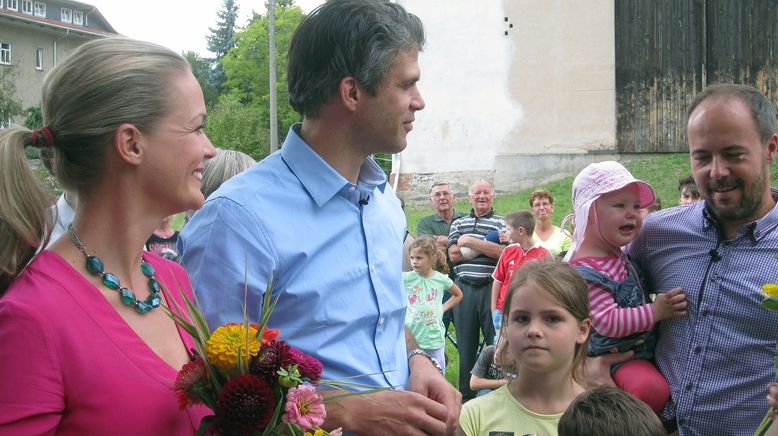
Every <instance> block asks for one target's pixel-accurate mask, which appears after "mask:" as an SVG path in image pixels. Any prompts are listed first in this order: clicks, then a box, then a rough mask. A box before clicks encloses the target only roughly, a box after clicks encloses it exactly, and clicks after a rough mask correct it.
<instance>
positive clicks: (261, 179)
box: [179, 0, 460, 434]
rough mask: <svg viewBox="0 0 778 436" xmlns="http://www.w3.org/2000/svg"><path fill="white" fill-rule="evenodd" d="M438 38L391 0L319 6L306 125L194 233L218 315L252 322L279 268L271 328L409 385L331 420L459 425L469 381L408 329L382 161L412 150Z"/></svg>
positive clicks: (328, 365) (375, 375)
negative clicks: (424, 59) (432, 42)
mask: <svg viewBox="0 0 778 436" xmlns="http://www.w3.org/2000/svg"><path fill="white" fill-rule="evenodd" d="M423 43H424V32H423V29H422V25H421V22H420V21H419V19H418V18H417V17H415V16H414V15H411V14H408V13H407V12H406V11H405V10H404V9H403V8H402V7H401V6H399V5H397V4H393V3H388V2H384V1H382V0H367V1H366V0H335V1H330V2H328V3H326V4H325V5H323V6H321V7H319V8H317V9H316V10H315V11H313V12H312V13H311V14H309V15H308V16H307V17H306V18H305V20H304V21H303V22H302V23H301V24H300V26H299V28H298V29H297V31H296V32H295V35H294V37H293V39H292V42H291V46H290V50H289V62H288V85H289V95H290V101H291V103H292V106H293V107H294V108H295V110H297V111H298V112H300V113H301V114H302V115H303V122H302V123H301V124H297V125H295V126H292V128H291V129H290V130H289V133H288V135H287V137H286V140H285V141H284V145H283V148H282V149H281V151H280V152H277V153H274V154H273V155H271V156H269V157H267V158H266V159H265V160H263V161H262V162H260V163H259V164H257V165H256V166H254V167H253V168H251V169H249V170H247V171H246V172H244V173H242V174H240V175H238V176H236V177H234V178H232V179H230V180H229V181H227V182H226V183H224V184H223V185H222V186H221V187H220V188H219V189H218V190H217V191H216V192H214V193H213V194H212V195H211V196H210V197H209V198H208V201H207V202H206V205H205V206H204V208H203V209H202V210H200V211H198V212H197V213H196V214H195V215H194V216H193V218H192V220H191V221H190V222H189V223H188V225H187V226H186V228H185V229H184V232H183V233H182V234H181V236H180V239H179V241H180V243H179V247H180V249H181V251H182V255H183V257H182V259H183V264H184V265H185V267H186V268H187V270H188V271H189V274H190V275H191V277H192V282H193V285H194V288H195V290H196V293H197V296H198V298H199V299H200V303H201V305H202V307H203V309H204V310H205V312H206V315H207V319H208V322H209V325H210V326H211V328H213V327H215V326H217V325H220V324H223V323H225V322H235V321H239V320H240V319H242V314H243V301H244V289H247V295H246V301H247V308H248V312H249V315H250V316H251V317H252V319H254V320H256V318H257V317H258V313H257V312H258V308H259V307H260V304H261V298H262V294H263V292H264V290H265V287H266V285H267V283H268V281H269V280H271V279H272V280H273V285H274V289H273V293H274V295H280V300H279V303H278V306H277V307H276V309H275V310H274V312H273V315H272V316H271V318H270V322H269V325H270V326H271V327H273V328H277V329H280V330H281V337H282V339H285V340H287V341H289V343H290V344H292V345H294V346H296V347H298V348H300V349H302V350H303V351H305V352H307V353H310V354H312V355H314V356H316V357H317V358H319V359H320V360H321V361H322V363H323V364H324V378H325V379H344V378H346V377H353V376H361V377H359V378H356V379H354V380H353V381H355V382H360V383H366V384H370V385H373V386H379V387H388V388H400V389H406V388H407V389H409V390H408V391H405V390H390V391H384V392H379V393H376V394H370V395H357V396H350V397H347V398H342V399H339V400H337V401H334V402H328V403H327V421H326V422H325V425H324V427H325V428H328V429H331V428H335V427H343V428H344V430H346V431H347V432H356V433H361V434H424V433H427V434H442V433H445V432H451V431H453V429H454V428H456V420H457V417H458V415H459V407H460V404H459V401H460V398H459V397H458V393H457V392H456V390H455V389H454V388H453V387H452V386H451V385H450V384H449V383H448V382H446V380H445V379H444V378H443V377H442V375H440V374H439V373H437V372H436V370H435V367H434V366H433V362H432V361H431V360H430V359H429V358H428V356H425V355H423V354H419V355H412V356H411V358H410V360H408V356H407V354H406V353H407V351H410V350H411V349H413V348H416V347H415V344H414V341H413V339H412V337H409V335H407V334H406V332H405V329H404V317H405V291H404V289H403V283H402V275H401V262H402V240H403V236H404V234H405V226H406V223H405V217H404V215H403V213H402V210H401V209H400V203H399V201H398V199H397V197H396V196H395V194H394V192H393V191H392V189H391V187H390V186H389V185H388V184H387V181H386V176H385V174H384V173H383V172H382V171H381V169H380V168H379V167H378V166H377V165H376V163H375V162H374V161H373V160H372V159H371V158H369V156H370V155H371V154H374V153H382V152H386V153H395V152H399V151H402V150H403V149H404V148H405V146H406V135H407V134H408V132H409V131H410V130H411V129H412V128H413V121H414V113H415V112H416V111H418V110H421V109H423V108H424V100H423V99H422V97H421V94H420V92H419V90H418V88H417V86H416V82H417V81H418V80H419V77H420V70H419V66H418V54H419V51H420V50H421V47H422V45H423ZM407 337H408V344H407V345H406V338H407ZM324 394H325V395H327V394H330V393H328V392H325V393H324ZM387 424H389V425H387Z"/></svg>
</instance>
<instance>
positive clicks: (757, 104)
mask: <svg viewBox="0 0 778 436" xmlns="http://www.w3.org/2000/svg"><path fill="white" fill-rule="evenodd" d="M712 97H717V98H718V97H724V98H734V99H736V100H738V101H740V102H741V103H743V104H744V105H746V107H747V108H749V109H750V110H751V118H752V119H753V120H754V124H756V130H757V133H759V138H760V139H761V140H762V143H763V144H766V143H767V141H768V140H769V139H770V137H771V136H773V135H774V134H775V133H776V132H778V125H777V124H776V120H775V118H776V114H775V108H773V104H772V103H771V102H770V100H768V99H767V97H765V95H764V94H762V93H761V92H760V91H759V90H758V89H756V88H754V87H752V86H747V85H738V84H734V83H719V84H716V85H710V86H708V87H707V88H705V89H703V90H702V91H700V92H699V93H698V94H697V95H696V96H694V100H693V101H692V105H691V106H689V111H688V112H687V113H686V123H687V125H688V123H689V117H690V116H691V114H692V112H694V109H696V108H697V106H699V105H700V103H702V102H703V101H705V100H707V99H708V98H712Z"/></svg>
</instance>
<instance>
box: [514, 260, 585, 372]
mask: <svg viewBox="0 0 778 436" xmlns="http://www.w3.org/2000/svg"><path fill="white" fill-rule="evenodd" d="M528 284H533V285H535V288H536V289H538V290H540V291H541V292H543V293H545V294H546V295H547V296H548V297H549V298H551V299H552V300H553V301H554V302H556V303H557V304H559V305H560V306H562V307H563V308H564V309H565V310H567V311H568V312H570V314H571V315H572V316H573V318H575V319H576V320H577V321H578V322H579V323H581V322H583V321H584V320H586V319H588V318H589V288H588V287H587V285H586V281H584V279H583V278H582V277H581V275H580V274H578V271H576V269H575V268H574V267H572V266H571V265H570V264H568V263H567V262H563V261H561V260H558V259H554V260H532V261H529V262H525V263H524V264H522V265H521V266H519V267H518V269H516V271H515V272H514V273H513V277H512V278H511V282H510V285H509V286H508V293H507V295H506V296H505V300H504V302H503V323H502V327H501V332H500V334H501V335H504V336H503V338H507V337H508V324H510V313H511V306H512V301H513V295H514V294H515V293H516V291H517V290H518V289H519V288H521V287H522V286H525V285H528ZM588 343H589V340H588V339H587V340H586V342H584V343H583V344H576V346H575V354H574V357H573V366H572V368H571V371H572V374H571V375H572V377H573V379H574V380H575V381H577V382H579V383H581V382H582V374H583V373H582V370H583V364H584V362H585V360H586V349H587V346H588ZM510 353H511V351H510V347H509V346H505V347H503V348H502V350H501V354H500V360H501V362H503V365H502V370H503V371H504V372H507V373H513V374H517V371H520V369H519V368H516V362H515V360H514V359H513V358H512V356H511V354H510Z"/></svg>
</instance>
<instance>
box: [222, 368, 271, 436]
mask: <svg viewBox="0 0 778 436" xmlns="http://www.w3.org/2000/svg"><path fill="white" fill-rule="evenodd" d="M274 409H275V398H274V396H273V391H272V390H271V388H270V386H269V385H268V384H267V382H265V380H263V379H262V378H260V377H256V376H254V375H251V374H243V375H238V376H235V377H233V378H231V379H229V380H227V383H225V384H224V387H223V388H222V391H221V394H220V395H219V402H218V403H217V405H216V417H217V420H218V426H219V430H220V431H221V432H222V433H223V434H251V433H253V432H256V431H259V430H262V429H263V428H265V427H267V424H268V422H270V418H272V416H273V410H274Z"/></svg>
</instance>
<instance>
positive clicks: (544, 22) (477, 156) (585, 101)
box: [395, 0, 616, 200]
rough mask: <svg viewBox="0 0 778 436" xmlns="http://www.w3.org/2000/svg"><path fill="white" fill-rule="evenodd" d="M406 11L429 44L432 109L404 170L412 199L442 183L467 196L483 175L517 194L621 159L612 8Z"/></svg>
mask: <svg viewBox="0 0 778 436" xmlns="http://www.w3.org/2000/svg"><path fill="white" fill-rule="evenodd" d="M398 3H401V4H403V6H405V7H406V8H407V9H408V10H409V11H410V12H412V13H414V14H416V15H418V16H419V17H420V18H421V19H422V21H423V22H424V26H425V31H426V35H427V45H426V47H425V50H424V52H423V53H422V54H421V56H420V59H419V63H420V66H421V69H422V79H421V82H420V83H419V86H420V89H421V92H422V95H423V96H424V98H425V101H426V108H425V109H424V110H423V111H421V112H418V113H417V115H416V123H415V124H414V130H413V131H412V132H411V133H410V134H409V136H408V148H407V149H406V150H405V151H404V152H403V153H402V155H401V157H400V162H399V172H400V174H401V177H400V190H401V191H403V190H404V191H406V193H405V194H404V195H405V197H406V198H408V199H410V200H413V199H414V198H422V197H424V196H426V193H427V191H428V189H429V186H430V185H431V184H432V182H433V181H436V180H443V179H445V180H448V181H451V182H453V183H454V184H455V190H456V191H457V192H458V193H462V192H464V191H465V189H466V186H467V184H468V183H469V182H470V181H471V180H472V179H474V178H476V177H485V178H487V179H490V180H493V181H494V182H495V187H496V189H497V190H498V191H510V190H516V189H521V188H524V187H528V186H533V185H534V184H538V183H543V182H545V181H548V180H553V179H555V178H560V177H564V176H566V175H569V174H571V173H573V172H575V171H578V170H579V169H580V168H581V167H583V166H584V165H586V164H588V163H589V162H591V161H592V160H594V159H597V160H601V159H604V158H607V157H613V156H611V153H615V148H616V147H615V142H616V114H615V111H616V92H615V41H614V23H613V20H614V6H613V0H590V1H587V2H579V1H573V0H485V1H481V2H473V1H471V0H398ZM506 17H507V21H506ZM506 32H507V35H506ZM592 152H594V153H592ZM396 168H397V162H396V163H395V170H396Z"/></svg>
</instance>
